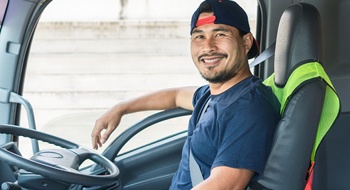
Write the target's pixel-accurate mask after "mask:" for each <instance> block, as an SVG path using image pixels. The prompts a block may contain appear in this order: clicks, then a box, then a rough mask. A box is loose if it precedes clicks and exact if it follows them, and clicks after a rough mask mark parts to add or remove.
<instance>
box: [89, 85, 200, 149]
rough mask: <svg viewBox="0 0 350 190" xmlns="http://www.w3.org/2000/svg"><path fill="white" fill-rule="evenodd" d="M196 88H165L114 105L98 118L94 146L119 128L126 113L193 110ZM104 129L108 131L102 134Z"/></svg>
mask: <svg viewBox="0 0 350 190" xmlns="http://www.w3.org/2000/svg"><path fill="white" fill-rule="evenodd" d="M196 89H197V88H196V87H182V88H172V89H165V90H161V91H157V92H154V93H151V94H147V95H144V96H141V97H138V98H135V99H131V100H128V101H125V102H121V103H119V104H117V105H115V106H113V107H112V108H110V109H109V110H108V111H107V112H106V113H104V114H103V115H102V116H101V117H100V118H98V119H97V120H96V123H95V127H94V129H93V130H92V133H91V139H92V147H93V148H94V149H97V148H98V147H99V146H100V147H101V146H102V144H103V143H105V142H106V141H107V139H108V138H109V136H110V134H111V133H112V132H113V131H114V130H115V129H116V128H117V126H118V125H119V123H120V120H121V118H122V116H123V115H125V114H129V113H134V112H139V111H146V110H167V109H172V108H177V107H180V108H184V109H188V110H193V105H192V98H193V94H194V92H195V90H196ZM104 129H105V130H106V131H105V132H104V133H103V135H101V132H102V130H104Z"/></svg>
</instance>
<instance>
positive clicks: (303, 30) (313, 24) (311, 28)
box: [274, 3, 322, 86]
mask: <svg viewBox="0 0 350 190" xmlns="http://www.w3.org/2000/svg"><path fill="white" fill-rule="evenodd" d="M321 59H322V34H321V19H320V14H319V12H318V11H317V9H316V8H315V7H314V6H312V5H310V4H306V3H300V4H295V5H292V6H289V7H288V8H287V9H286V10H285V11H284V12H283V14H282V17H281V19H280V23H279V26H278V31H277V38H276V50H275V64H274V65H275V68H274V69H275V84H276V85H277V86H284V85H285V84H286V82H287V80H288V77H289V75H290V74H291V73H292V72H293V70H294V69H295V68H296V67H298V66H299V65H301V64H303V63H305V62H308V61H311V60H312V61H319V60H321Z"/></svg>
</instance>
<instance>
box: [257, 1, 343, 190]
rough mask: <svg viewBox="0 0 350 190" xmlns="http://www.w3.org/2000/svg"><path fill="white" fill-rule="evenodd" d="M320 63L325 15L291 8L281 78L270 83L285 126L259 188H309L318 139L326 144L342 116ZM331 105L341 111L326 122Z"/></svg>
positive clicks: (280, 39) (283, 28)
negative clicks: (310, 171)
mask: <svg viewBox="0 0 350 190" xmlns="http://www.w3.org/2000/svg"><path fill="white" fill-rule="evenodd" d="M320 60H322V35H321V20H320V15H319V12H318V11H317V9H316V8H315V7H313V6H312V5H309V4H305V3H300V4H294V5H291V6H290V7H288V8H287V9H286V10H285V11H284V13H283V14H282V17H281V19H280V23H279V27H278V32H277V38H276V50H275V64H274V65H275V66H274V67H275V68H274V70H275V73H274V74H273V75H272V76H271V77H269V78H268V79H267V80H266V81H265V84H267V85H270V86H271V87H272V89H273V91H274V92H275V94H276V96H277V97H278V99H279V100H280V102H281V121H280V122H279V124H278V127H277V129H276V132H275V136H274V143H273V147H272V150H271V153H270V155H269V158H268V160H267V164H266V167H265V171H264V174H263V176H262V177H261V179H260V180H259V181H258V182H257V183H255V187H256V186H257V185H256V184H258V186H260V188H258V189H261V187H262V189H284V190H288V189H291V190H295V189H304V188H305V184H306V177H307V174H308V169H309V165H310V158H311V159H312V160H313V157H314V156H313V155H314V153H313V152H314V151H315V150H317V147H318V145H319V142H316V143H315V139H316V141H321V139H322V138H323V136H324V135H325V133H326V132H327V131H328V129H329V127H330V126H331V125H332V124H333V122H334V120H335V118H336V117H337V115H338V113H339V104H340V103H339V99H338V98H337V97H336V95H335V93H334V91H333V87H332V85H331V83H330V80H329V78H328V76H327V74H326V73H325V71H324V69H323V67H322V65H321V62H320ZM329 94H331V95H335V96H330V95H329ZM330 100H331V101H335V102H337V104H336V106H335V107H332V106H331V109H330V110H331V111H333V110H336V111H334V113H332V114H333V115H334V117H333V119H331V120H327V119H326V120H325V119H324V117H323V115H325V114H327V113H326V112H325V111H328V107H329V104H328V103H327V102H329V101H330ZM326 104H327V105H326ZM325 105H326V106H325ZM325 108H327V109H325ZM324 126H326V127H324ZM313 150H314V151H313ZM252 189H255V188H253V187H252Z"/></svg>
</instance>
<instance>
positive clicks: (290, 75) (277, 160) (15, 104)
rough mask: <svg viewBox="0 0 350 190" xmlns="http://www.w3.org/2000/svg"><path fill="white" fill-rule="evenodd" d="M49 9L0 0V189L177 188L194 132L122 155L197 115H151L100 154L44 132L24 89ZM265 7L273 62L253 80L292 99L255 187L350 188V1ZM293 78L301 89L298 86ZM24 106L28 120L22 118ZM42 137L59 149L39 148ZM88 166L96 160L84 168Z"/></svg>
mask: <svg viewBox="0 0 350 190" xmlns="http://www.w3.org/2000/svg"><path fill="white" fill-rule="evenodd" d="M55 1H58V0H55ZM50 2H51V0H46V1H42V0H0V24H1V28H0V73H1V74H0V110H1V111H0V113H1V114H0V184H2V185H1V188H2V189H23V190H26V189H51V190H53V189H86V190H88V189H94V190H97V189H125V190H139V189H140V190H141V189H168V188H169V186H170V183H171V180H172V177H173V175H174V173H175V172H176V170H177V168H178V165H179V161H180V159H181V150H182V146H183V144H184V142H185V140H186V135H187V134H186V131H183V132H179V133H174V134H172V135H170V136H165V137H164V138H162V139H160V140H157V141H155V142H153V143H150V144H147V145H142V146H140V147H138V148H136V149H133V150H131V151H128V152H124V153H120V151H121V149H122V148H123V147H124V146H125V144H126V143H127V142H128V141H129V140H130V139H131V138H132V137H133V136H135V135H136V134H139V133H142V132H143V131H144V129H146V128H152V126H154V125H155V124H157V123H161V122H163V121H166V120H169V119H173V118H178V117H183V116H188V115H190V114H191V111H188V110H183V109H173V110H164V111H161V112H158V113H155V114H153V115H151V116H149V117H146V118H143V119H142V120H140V121H139V122H137V123H136V124H135V125H132V126H130V127H129V128H128V129H127V130H125V131H123V132H122V133H121V134H120V135H119V136H117V137H116V138H115V139H112V142H111V143H110V144H109V145H108V147H107V148H106V149H105V150H104V151H103V152H102V153H101V154H99V153H96V152H95V151H93V150H90V149H89V148H84V147H82V146H80V145H78V144H76V143H74V142H71V141H68V140H65V139H63V138H60V137H57V136H55V135H54V134H47V133H44V132H41V131H40V130H37V129H36V127H35V114H34V111H35V110H33V107H32V106H31V103H30V100H27V99H26V97H25V94H23V88H24V85H25V82H24V81H25V79H26V70H27V67H30V66H31V65H30V63H29V61H28V60H29V56H30V50H31V44H32V41H33V37H34V36H35V31H36V27H37V25H38V22H39V19H40V16H41V14H42V13H43V12H44V11H45V8H46V7H47V6H48V5H49V4H50ZM96 3H97V4H98V3H99V2H98V1H96ZM257 5H258V7H257V18H256V20H257V23H256V34H254V35H255V36H256V39H257V41H258V42H259V45H260V49H261V52H264V50H266V49H269V47H270V46H274V47H275V48H274V55H273V56H271V57H270V58H266V59H264V61H263V62H262V63H260V64H259V65H257V66H255V67H254V74H255V75H256V76H258V77H260V78H261V79H263V80H266V81H268V80H270V83H268V85H271V86H273V87H272V88H275V89H277V90H276V91H279V93H280V94H281V91H282V92H283V93H282V94H288V95H285V96H284V95H282V96H283V97H282V98H281V99H280V100H281V101H283V102H284V104H283V105H284V106H283V110H281V114H282V119H281V121H280V123H279V125H278V128H277V131H276V134H275V138H274V144H273V148H272V151H271V153H270V156H269V159H268V161H267V163H266V168H265V171H264V175H263V176H262V177H261V178H260V179H259V180H258V181H257V182H255V183H252V184H250V185H249V186H248V187H247V189H252V190H254V189H291V190H292V189H293V190H295V189H305V187H306V186H307V183H308V182H310V181H311V182H312V189H350V184H349V183H348V182H347V178H348V177H349V176H350V163H349V162H348V160H350V150H349V147H350V138H349V136H350V128H349V127H348V126H350V99H349V98H348V95H349V94H350V85H349V84H348V82H350V55H349V53H348V52H347V50H348V49H350V47H349V46H350V45H349V44H350V43H349V42H350V37H349V36H350V35H349V34H350V26H349V25H348V18H350V13H349V11H347V10H348V9H349V8H350V2H349V1H346V0H332V1H329V0H299V1H297V0H292V1H288V0H257ZM101 14H103V11H101ZM135 46H137V44H135ZM262 54H263V53H262ZM310 65H312V68H314V70H315V72H314V73H316V74H315V75H312V76H311V77H310V72H308V73H306V74H305V72H304V71H306V69H305V67H308V68H309V66H310ZM307 71H309V69H308V70H307ZM296 72H299V73H303V74H305V75H307V77H306V78H303V77H302V75H301V74H300V75H299V74H296ZM270 76H272V78H271V77H270ZM301 79H303V80H302V81H301ZM291 80H296V81H298V82H296V83H298V85H295V86H294V87H291V86H290V85H289V83H291V82H290V81H291ZM266 84H267V83H266ZM292 86H293V85H292ZM281 89H282V90H281ZM288 90H289V91H290V92H286V93H284V92H285V91H288ZM276 93H277V92H276ZM21 109H25V110H26V113H27V114H26V115H22V116H21V113H23V112H21ZM21 119H22V120H23V119H27V120H28V122H29V124H30V125H29V126H30V128H25V127H22V126H20V120H21ZM96 119H97V118H96ZM320 123H321V124H320ZM323 126H326V127H323ZM19 137H29V138H31V139H32V151H33V156H31V157H30V158H25V157H22V156H21V152H20V151H19V149H18V146H21V144H20V142H19V141H18V138H19ZM77 138H78V137H77ZM38 140H39V141H43V142H47V143H50V144H54V145H57V146H58V147H60V148H57V149H40V148H39V147H38V146H37V141H38ZM86 160H90V161H92V162H93V163H92V164H89V165H87V166H82V163H84V161H86ZM311 166H313V170H312V171H313V173H312V174H310V173H309V171H310V167H311ZM310 176H311V177H312V178H311V179H310ZM309 187H311V186H309Z"/></svg>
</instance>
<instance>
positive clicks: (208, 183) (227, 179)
mask: <svg viewBox="0 0 350 190" xmlns="http://www.w3.org/2000/svg"><path fill="white" fill-rule="evenodd" d="M253 175H254V172H253V171H251V170H247V169H240V168H230V167H227V166H218V167H215V168H213V169H212V170H211V172H210V176H209V177H208V178H207V179H206V180H204V181H202V182H201V183H199V184H198V185H197V186H195V187H194V188H193V190H206V189H208V190H224V189H225V190H244V189H245V188H246V186H247V185H248V183H249V181H250V180H251V178H252V177H253Z"/></svg>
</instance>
